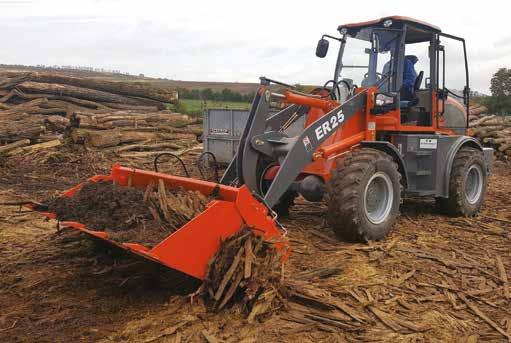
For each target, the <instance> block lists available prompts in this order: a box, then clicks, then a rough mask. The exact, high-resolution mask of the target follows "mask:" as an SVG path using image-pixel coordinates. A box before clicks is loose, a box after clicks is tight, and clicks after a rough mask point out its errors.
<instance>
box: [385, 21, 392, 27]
mask: <svg viewBox="0 0 511 343" xmlns="http://www.w3.org/2000/svg"><path fill="white" fill-rule="evenodd" d="M390 26H392V19H387V20H385V21H384V22H383V27H390Z"/></svg>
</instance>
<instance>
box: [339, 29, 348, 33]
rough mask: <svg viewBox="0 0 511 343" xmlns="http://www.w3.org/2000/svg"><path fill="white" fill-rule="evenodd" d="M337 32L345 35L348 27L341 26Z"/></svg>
mask: <svg viewBox="0 0 511 343" xmlns="http://www.w3.org/2000/svg"><path fill="white" fill-rule="evenodd" d="M339 32H340V33H341V35H345V34H347V33H348V29H347V28H345V27H343V28H341V29H340V30H339Z"/></svg>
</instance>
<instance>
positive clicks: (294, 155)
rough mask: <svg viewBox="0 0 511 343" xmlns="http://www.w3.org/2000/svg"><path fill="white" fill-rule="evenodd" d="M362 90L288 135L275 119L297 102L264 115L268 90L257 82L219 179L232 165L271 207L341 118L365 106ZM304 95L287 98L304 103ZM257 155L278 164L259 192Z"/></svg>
mask: <svg viewBox="0 0 511 343" xmlns="http://www.w3.org/2000/svg"><path fill="white" fill-rule="evenodd" d="M366 93H367V92H366V91H365V90H364V91H362V92H360V93H358V94H357V95H355V96H353V97H352V98H350V99H349V100H347V101H346V102H344V103H343V104H341V105H338V106H335V107H333V108H332V109H331V110H330V111H328V112H327V113H326V114H325V115H323V116H321V117H320V118H319V119H317V120H316V121H314V122H313V123H311V124H310V125H308V126H307V127H306V128H304V130H303V131H302V132H301V133H300V134H299V135H297V136H294V137H289V136H288V135H286V134H285V133H284V132H281V131H280V130H277V128H276V125H275V123H276V122H282V121H283V120H284V119H285V118H286V117H288V116H289V115H292V114H293V113H296V112H297V111H298V108H297V107H296V106H297V105H291V106H289V107H287V108H285V109H283V110H282V111H280V112H279V113H277V114H275V115H273V116H271V117H270V118H268V112H269V102H270V98H271V93H270V91H269V90H268V89H267V87H266V86H265V85H261V86H260V88H259V90H258V93H257V94H258V95H257V96H256V99H254V103H253V105H252V110H251V113H250V117H249V120H248V122H247V127H246V128H245V131H244V133H243V136H242V138H241V140H240V146H239V148H238V153H237V156H236V157H235V161H233V162H231V165H230V166H229V168H228V171H227V172H226V174H225V175H224V178H223V181H224V182H227V181H228V179H229V178H226V175H228V174H229V173H231V178H232V173H233V171H234V168H235V166H236V170H237V176H238V179H239V180H240V183H242V184H245V185H246V186H247V187H248V189H249V190H250V191H251V192H252V193H253V194H257V195H258V196H259V197H260V198H262V199H263V201H264V203H265V204H266V205H267V206H268V207H270V208H271V207H273V206H274V205H275V204H276V203H277V202H278V200H279V199H280V197H281V196H282V195H283V194H284V193H285V192H286V191H287V190H288V189H289V187H290V185H291V184H292V183H293V182H294V181H295V180H296V178H297V177H298V176H299V175H300V173H301V172H302V171H303V169H304V168H305V167H306V166H307V165H308V164H310V163H311V162H312V161H313V160H314V155H315V153H316V152H317V150H318V147H319V146H320V145H321V144H322V143H323V142H324V141H325V140H326V139H327V138H328V137H330V136H331V135H333V134H334V133H335V132H337V130H339V129H340V128H341V127H342V125H343V123H344V122H345V121H347V120H348V119H350V118H351V117H352V116H353V115H354V114H355V113H357V112H358V111H359V110H361V109H362V108H363V107H364V106H365V104H366ZM306 99H307V97H306V96H301V97H296V95H294V94H293V98H292V99H290V100H289V101H290V102H291V101H293V100H294V101H295V103H296V102H297V101H296V100H301V101H302V103H300V105H302V106H305V103H304V102H306V101H307V100H306ZM309 99H311V101H310V102H311V106H313V107H316V106H317V104H321V100H322V99H318V98H313V97H311V98H309ZM323 101H324V102H327V101H329V100H323ZM317 107H319V106H317ZM322 108H323V109H325V108H326V106H322ZM302 112H303V111H302ZM261 156H268V157H270V158H272V159H274V160H276V161H278V162H279V164H280V168H279V170H278V172H277V174H276V175H275V178H274V179H273V181H272V183H271V185H270V187H269V189H268V190H267V192H266V193H265V194H261V192H260V187H259V177H261V176H260V175H257V163H258V160H259V159H260V157H261Z"/></svg>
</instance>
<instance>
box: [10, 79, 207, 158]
mask: <svg viewBox="0 0 511 343" xmlns="http://www.w3.org/2000/svg"><path fill="white" fill-rule="evenodd" d="M176 100H177V93H176V92H175V91H172V90H167V89H162V88H156V87H152V86H150V85H149V84H148V83H147V82H117V81H107V80H102V79H93V78H79V77H72V76H67V75H63V74H58V73H38V72H37V73H21V72H1V73H0V154H2V155H7V156H12V155H17V154H20V153H24V152H33V151H39V150H41V149H47V148H50V147H55V146H58V145H60V144H62V142H63V141H67V142H71V143H73V144H82V145H85V146H86V147H87V148H92V149H109V151H113V152H115V153H116V154H119V155H120V157H126V158H130V157H137V158H139V157H141V158H143V157H151V158H152V157H153V156H155V155H157V154H160V153H161V152H168V151H171V152H172V151H174V152H175V151H179V150H183V149H187V148H189V147H191V146H193V145H196V144H197V137H198V136H199V135H200V134H201V133H202V127H201V125H200V121H197V120H195V119H192V118H190V117H188V116H186V115H181V114H177V113H172V112H171V111H169V110H165V109H164V108H165V106H166V104H168V103H173V102H175V101H176Z"/></svg>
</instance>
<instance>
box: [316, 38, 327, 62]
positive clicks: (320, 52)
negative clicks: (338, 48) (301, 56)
mask: <svg viewBox="0 0 511 343" xmlns="http://www.w3.org/2000/svg"><path fill="white" fill-rule="evenodd" d="M329 45H330V42H328V41H327V40H326V39H324V38H321V39H320V40H319V41H318V46H317V47H316V56H318V57H320V58H323V57H325V56H326V53H327V52H328V46H329Z"/></svg>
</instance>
